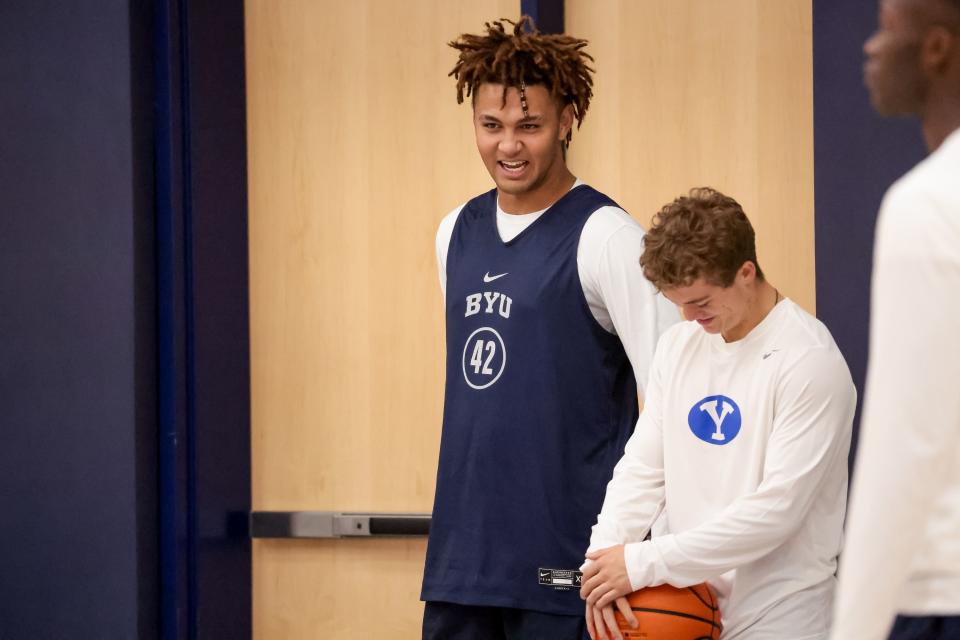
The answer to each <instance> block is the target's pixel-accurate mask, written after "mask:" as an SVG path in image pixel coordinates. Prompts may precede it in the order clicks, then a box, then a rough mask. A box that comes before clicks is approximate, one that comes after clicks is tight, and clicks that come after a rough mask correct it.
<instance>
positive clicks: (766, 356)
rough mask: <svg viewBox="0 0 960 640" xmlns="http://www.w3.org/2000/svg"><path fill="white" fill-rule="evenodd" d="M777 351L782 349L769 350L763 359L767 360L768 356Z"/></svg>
mask: <svg viewBox="0 0 960 640" xmlns="http://www.w3.org/2000/svg"><path fill="white" fill-rule="evenodd" d="M777 351H780V349H774V350H773V351H768V352H767V353H765V354H763V358H761V360H766V359H767V358H769V357H770V356H772V355H773V354H775V353H776V352H777Z"/></svg>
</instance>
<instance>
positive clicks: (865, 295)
mask: <svg viewBox="0 0 960 640" xmlns="http://www.w3.org/2000/svg"><path fill="white" fill-rule="evenodd" d="M876 24H877V3H876V2H864V1H863V0H814V2H813V91H814V109H813V113H814V193H815V196H814V198H815V206H816V217H815V225H814V228H815V234H816V265H817V276H816V288H817V316H818V317H819V318H820V319H821V320H822V321H823V322H824V323H825V324H826V325H827V326H828V327H829V328H830V331H831V332H832V333H833V336H834V338H835V339H836V341H837V344H838V345H839V346H840V349H841V351H843V354H844V356H846V358H847V363H848V364H849V365H850V370H851V372H852V373H853V377H854V381H855V382H856V384H857V390H858V391H859V393H860V396H861V398H862V395H863V382H864V377H865V372H866V365H867V341H868V326H869V310H870V269H871V262H872V256H873V231H874V225H875V223H876V215H877V209H878V208H879V206H880V200H881V198H882V197H883V193H884V191H885V190H886V188H887V187H888V186H889V185H890V183H892V182H893V181H894V180H895V179H896V178H897V177H899V176H900V175H902V174H903V173H905V172H906V171H907V170H908V169H909V168H910V167H911V166H913V165H914V164H916V162H917V161H918V160H920V159H921V158H923V156H924V153H925V151H924V147H923V139H922V137H921V135H920V129H919V126H918V125H917V123H916V122H913V121H906V120H883V119H881V118H880V117H879V116H877V115H876V114H875V113H874V112H873V110H872V108H871V107H870V99H869V96H868V94H867V91H866V89H865V88H864V87H863V81H862V71H861V68H862V63H863V53H862V48H863V42H864V41H865V40H866V39H867V37H869V35H870V34H871V33H872V32H873V31H874V30H875V29H876ZM852 456H853V453H851V457H852Z"/></svg>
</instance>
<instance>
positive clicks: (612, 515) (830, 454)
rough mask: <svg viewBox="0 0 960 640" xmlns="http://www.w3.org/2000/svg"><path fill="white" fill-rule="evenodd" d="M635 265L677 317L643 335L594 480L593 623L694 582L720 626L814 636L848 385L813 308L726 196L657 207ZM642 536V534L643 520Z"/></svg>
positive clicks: (833, 558) (757, 633) (829, 564)
mask: <svg viewBox="0 0 960 640" xmlns="http://www.w3.org/2000/svg"><path fill="white" fill-rule="evenodd" d="M644 242H645V247H644V251H643V256H642V258H641V259H640V262H641V264H642V266H643V272H644V274H645V275H646V276H647V278H649V279H650V280H651V282H653V284H654V285H655V286H656V287H657V288H658V289H659V290H660V291H661V292H663V295H664V296H666V297H667V298H668V299H669V300H671V301H673V302H674V303H676V304H677V305H679V306H680V308H681V311H682V313H683V316H684V317H685V318H686V319H687V320H689V322H684V323H682V324H680V325H677V326H674V327H672V328H671V329H670V330H669V331H667V333H665V334H664V335H663V337H662V338H661V339H660V342H659V344H658V345H657V350H656V354H655V355H654V357H653V365H652V366H651V369H650V379H649V383H648V385H647V396H646V401H645V404H644V409H643V414H642V415H641V416H640V422H639V423H638V424H637V429H636V431H635V432H634V434H633V436H631V438H630V441H629V442H628V443H627V446H626V452H625V454H624V456H623V459H622V460H620V462H619V463H617V467H616V469H615V470H614V472H613V479H612V480H611V481H610V485H609V486H608V487H607V494H606V498H605V500H604V503H603V510H602V511H601V512H600V515H599V517H598V519H597V524H596V526H595V527H594V529H593V535H592V538H591V541H590V548H589V551H588V553H587V556H586V557H587V562H586V563H585V565H584V572H583V588H582V589H581V594H582V595H583V597H584V598H585V599H586V612H585V613H586V620H587V623H588V625H589V626H591V627H592V628H591V629H590V630H591V632H592V633H591V635H592V636H593V637H600V638H607V637H610V636H613V637H615V638H620V637H621V634H620V632H619V631H617V629H616V624H615V622H614V606H616V607H618V608H620V609H621V610H622V611H624V614H625V616H626V615H627V612H628V611H629V605H628V604H627V603H626V601H625V600H624V598H623V596H625V595H626V594H629V593H630V592H632V591H636V590H638V589H642V588H644V587H650V586H657V585H662V584H671V585H673V586H675V587H686V586H691V585H695V584H699V583H702V582H707V583H709V584H710V586H711V587H713V589H714V590H715V591H716V593H717V596H718V600H719V604H720V612H721V614H722V623H723V632H722V636H721V637H722V638H724V640H822V639H824V638H826V637H827V634H828V631H829V626H830V606H831V603H832V600H833V595H834V587H835V584H836V578H835V577H834V576H835V572H836V566H837V556H838V554H839V552H840V546H841V539H842V528H843V517H844V513H845V511H846V503H847V456H848V454H849V450H850V434H851V430H852V424H853V413H854V408H855V405H856V390H855V388H854V386H853V381H852V379H851V377H850V371H849V370H848V368H847V364H846V362H845V361H844V359H843V356H842V355H841V353H840V350H839V349H838V348H837V345H836V344H835V343H834V341H833V338H832V337H831V335H830V332H829V331H828V330H827V328H826V327H825V326H824V325H823V323H821V322H820V321H819V320H817V319H816V318H814V317H813V316H811V315H810V314H808V313H807V312H806V311H804V310H803V309H801V308H800V307H799V306H798V305H797V304H796V303H794V302H793V301H791V300H790V299H788V298H784V297H783V296H782V295H780V293H779V292H778V291H777V289H776V288H775V287H774V286H773V284H771V283H770V282H769V281H767V279H766V277H764V274H763V271H761V269H760V265H759V264H758V262H757V253H756V248H755V240H754V231H753V227H752V226H751V225H750V221H749V220H748V219H747V217H746V215H744V212H743V209H742V208H741V207H740V205H739V204H738V203H737V202H736V201H735V200H734V199H733V198H730V197H728V196H725V195H723V194H722V193H719V192H717V191H714V190H712V189H694V190H693V191H691V192H690V194H689V195H688V196H684V197H681V198H678V199H676V200H674V201H673V202H672V203H670V204H668V205H666V206H665V207H663V209H661V210H660V212H659V213H658V214H657V215H656V216H655V217H654V219H653V226H652V227H651V229H650V231H649V232H648V233H647V235H646V237H645V240H644ZM651 529H652V537H651V538H650V539H649V540H645V537H646V536H647V534H648V532H651Z"/></svg>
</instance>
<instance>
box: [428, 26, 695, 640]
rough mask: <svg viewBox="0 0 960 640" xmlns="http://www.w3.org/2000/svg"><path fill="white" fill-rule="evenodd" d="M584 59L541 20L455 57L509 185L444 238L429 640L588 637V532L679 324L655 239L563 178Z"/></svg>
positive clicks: (586, 74)
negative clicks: (649, 273)
mask: <svg viewBox="0 0 960 640" xmlns="http://www.w3.org/2000/svg"><path fill="white" fill-rule="evenodd" d="M586 44H587V43H586V41H584V40H579V39H577V38H574V37H571V36H568V35H547V34H541V33H538V32H537V31H535V30H534V27H533V25H532V23H531V22H530V20H529V19H528V18H523V19H521V21H520V22H519V23H513V22H511V21H509V20H504V21H496V22H492V23H488V24H487V25H486V32H485V33H483V34H481V35H472V34H464V35H461V36H460V37H459V38H458V39H457V40H455V41H454V42H451V43H450V46H452V47H453V48H455V49H457V51H459V53H460V55H459V59H458V61H457V63H456V65H455V66H454V68H453V71H452V74H451V75H453V76H454V77H455V78H456V81H457V100H458V102H462V101H463V99H464V94H466V96H467V97H468V98H469V99H470V100H471V102H472V107H473V109H472V115H473V125H474V129H475V132H476V142H477V150H478V151H479V153H480V158H481V159H482V160H483V163H484V164H485V165H486V168H487V170H488V171H489V173H490V176H491V178H493V182H494V184H495V185H496V187H495V188H494V189H492V190H490V191H488V192H487V193H484V194H481V195H479V196H477V197H475V198H473V199H471V200H469V201H468V202H466V203H465V204H464V205H462V206H459V207H457V208H456V209H454V210H453V211H452V212H450V214H449V215H447V216H446V217H445V218H444V219H443V221H442V222H441V223H440V228H439V230H438V232H437V240H436V243H437V260H438V264H439V271H440V286H441V288H442V289H443V290H444V295H445V299H446V328H447V329H446V345H447V349H446V350H447V382H446V395H445V401H444V416H443V431H442V438H441V445H440V462H439V470H438V473H437V491H436V497H435V501H434V510H433V521H432V524H431V527H430V540H429V546H428V551H427V560H426V567H425V571H424V578H423V591H422V594H421V597H422V599H423V600H425V601H426V605H425V607H424V615H423V637H424V638H430V639H442V640H451V639H461V638H462V639H466V638H477V639H483V640H496V639H497V638H516V639H532V638H563V639H567V638H585V637H586V630H585V628H584V621H583V615H582V611H583V603H582V602H581V601H580V599H579V597H578V591H577V590H578V588H579V580H580V573H579V571H578V567H579V565H580V562H581V559H582V554H583V549H584V548H585V547H586V545H587V542H588V539H589V533H590V525H591V524H592V523H593V520H594V518H595V517H596V514H597V512H598V511H599V509H600V504H601V502H602V500H603V490H604V487H605V486H606V483H607V481H608V480H609V479H610V475H611V473H612V471H613V465H614V464H615V463H616V461H617V459H618V458H619V457H620V455H621V454H622V453H623V447H624V444H625V443H626V441H627V438H628V437H629V436H630V434H631V432H632V431H633V429H634V425H635V423H636V420H637V413H638V410H637V407H638V404H637V392H638V384H637V383H639V384H640V386H641V387H642V385H643V384H644V382H645V381H646V378H647V372H648V369H649V366H650V359H651V357H652V355H653V351H654V347H655V345H656V341H657V338H658V336H659V335H660V333H661V332H662V331H663V330H664V329H665V328H666V327H667V326H668V325H670V324H671V323H673V322H675V321H677V320H679V317H678V314H677V311H676V309H675V308H674V307H673V305H671V304H670V303H669V302H666V301H664V300H663V299H662V297H661V296H659V295H657V293H656V291H655V290H654V289H653V287H652V286H651V285H650V284H649V283H648V282H647V281H646V280H645V279H644V278H643V274H642V273H641V270H640V266H639V264H638V260H639V257H640V253H641V251H642V243H643V230H642V229H641V228H640V226H639V225H638V224H637V223H636V222H635V221H634V220H633V219H632V218H631V217H630V216H629V215H627V213H625V212H624V211H623V209H621V208H620V207H619V206H617V204H616V203H615V202H614V201H613V200H611V199H610V198H609V197H607V196H605V195H603V194H602V193H600V192H598V191H596V190H595V189H593V188H592V187H590V186H588V185H587V184H584V183H583V182H582V181H581V180H579V179H577V178H576V177H575V176H574V175H573V174H572V173H571V172H570V169H569V168H568V167H567V164H566V158H565V155H566V154H565V152H566V147H567V145H568V144H569V143H570V140H571V137H572V131H573V126H574V123H575V122H576V124H577V125H578V126H579V124H580V123H581V122H582V120H583V117H584V115H585V114H586V112H587V108H588V106H589V104H590V98H591V96H592V90H591V86H592V79H591V73H592V69H590V67H589V66H588V61H590V60H591V58H590V56H589V55H587V54H586V53H585V52H584V51H583V48H584V46H585V45H586Z"/></svg>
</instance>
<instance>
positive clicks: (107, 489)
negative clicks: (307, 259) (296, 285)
mask: <svg viewBox="0 0 960 640" xmlns="http://www.w3.org/2000/svg"><path fill="white" fill-rule="evenodd" d="M188 10H189V12H188ZM244 91H245V89H244V46H243V3H242V1H240V0H232V1H229V2H224V1H223V0H216V1H214V0H194V1H191V2H189V3H187V2H185V1H183V0H147V1H145V2H143V1H137V2H129V1H127V0H104V1H102V2H96V3H91V2H85V1H81V0H7V1H5V2H0V122H2V124H3V126H2V127H0V640H20V639H24V640H43V639H46V638H51V639H54V638H55V639H58V640H59V639H63V638H97V639H98V640H100V639H105V640H110V639H113V638H117V639H124V640H126V639H130V638H140V639H145V640H149V639H150V638H160V637H162V638H164V639H168V638H169V639H171V640H172V639H179V638H213V639H217V640H219V639H220V638H230V639H233V638H237V639H242V638H245V637H249V636H250V634H251V611H250V597H251V591H250V578H251V576H250V543H249V539H248V537H247V530H246V518H247V513H248V511H249V507H250V442H249V438H250V432H249V421H250V417H249V404H250V396H249V347H248V341H249V340H248V328H247V325H248V320H247V318H248V313H247V267H246V262H247V240H246V229H247V226H246V221H247V209H246V140H245V131H246V123H245V96H244Z"/></svg>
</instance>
